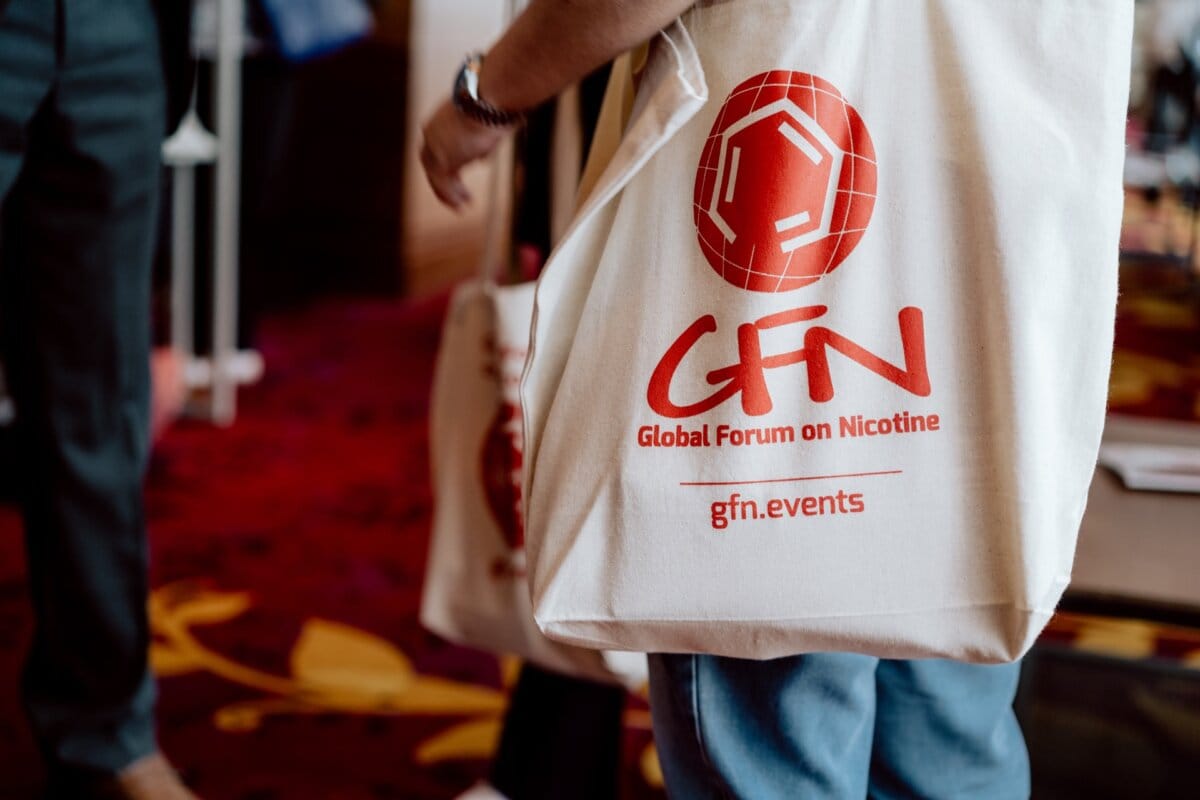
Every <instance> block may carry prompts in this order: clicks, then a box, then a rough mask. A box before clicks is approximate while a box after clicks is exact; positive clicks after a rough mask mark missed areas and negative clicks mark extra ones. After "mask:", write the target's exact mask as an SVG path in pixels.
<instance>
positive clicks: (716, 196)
mask: <svg viewBox="0 0 1200 800" xmlns="http://www.w3.org/2000/svg"><path fill="white" fill-rule="evenodd" d="M875 195H876V166H875V148H874V145H873V144H872V143H871V136H870V134H869V133H868V132H867V127H866V125H865V124H864V123H863V120H862V118H861V117H860V116H859V115H858V112H857V111H855V110H854V108H853V106H851V105H850V104H849V103H847V102H846V99H845V98H844V97H842V93H841V92H839V91H838V90H837V88H836V87H835V86H833V84H831V83H829V82H828V81H826V80H823V79H821V78H818V77H816V76H814V75H809V74H806V73H803V72H789V71H786V70H774V71H771V72H764V73H761V74H759V75H755V76H754V77H752V78H750V79H748V80H746V81H743V82H742V83H741V84H740V85H738V86H737V87H736V88H735V89H734V90H733V91H732V92H730V94H729V97H728V99H726V100H725V105H724V106H722V107H721V111H720V113H719V114H718V115H717V120H716V122H715V123H713V128H712V131H711V132H710V133H709V136H708V140H707V141H706V142H705V145H704V152H703V153H702V154H701V156H700V167H699V169H698V170H697V173H696V191H695V198H694V200H695V202H694V209H695V221H696V231H697V233H698V235H699V240H700V249H701V251H702V252H703V253H704V256H705V258H706V259H708V263H709V264H710V265H711V266H712V268H713V269H714V270H716V272H717V274H719V275H720V276H721V277H722V278H724V279H725V280H727V281H729V282H730V283H732V284H733V285H734V286H737V287H739V288H742V289H748V290H750V291H754V292H786V291H790V290H792V289H799V288H800V287H802V286H807V285H809V284H810V283H814V282H816V281H818V280H820V279H821V278H822V277H823V276H824V275H826V274H828V273H829V272H831V271H832V270H834V269H835V268H836V267H837V266H838V265H839V264H841V263H842V262H843V261H844V260H845V259H846V257H847V256H848V255H850V252H851V251H852V250H853V249H854V248H855V246H856V245H857V244H858V242H859V240H860V239H862V237H863V234H864V233H865V232H866V229H867V224H868V223H869V222H870V220H871V212H872V211H873V210H874V208H875Z"/></svg>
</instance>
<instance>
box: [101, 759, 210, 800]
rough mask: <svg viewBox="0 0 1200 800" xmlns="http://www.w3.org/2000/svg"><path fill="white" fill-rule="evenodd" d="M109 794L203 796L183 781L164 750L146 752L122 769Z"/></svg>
mask: <svg viewBox="0 0 1200 800" xmlns="http://www.w3.org/2000/svg"><path fill="white" fill-rule="evenodd" d="M105 797H110V798H112V800H200V798H198V797H197V796H196V795H194V794H192V792H191V791H190V790H189V789H188V788H187V787H186V786H184V785H183V781H181V780H180V779H179V775H178V773H176V772H175V770H174V769H172V768H171V765H170V764H169V763H167V759H166V758H164V757H163V754H162V753H151V754H150V755H148V756H143V757H142V758H139V759H138V760H137V761H135V762H133V763H132V764H130V765H129V766H128V767H126V768H125V769H123V770H121V771H120V772H118V773H117V775H116V778H115V779H114V780H113V782H112V788H111V789H110V790H109V792H108V793H107V794H106V795H105Z"/></svg>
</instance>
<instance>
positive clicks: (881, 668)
mask: <svg viewBox="0 0 1200 800" xmlns="http://www.w3.org/2000/svg"><path fill="white" fill-rule="evenodd" d="M1018 672H1019V667H1018V665H1016V664H1005V665H1000V666H980V665H973V664H961V663H956V662H951V661H885V660H880V659H877V658H870V657H868V656H860V655H851V654H839V653H829V654H825V653H822V654H813V655H806V656H794V657H790V658H781V659H775V660H771V661H745V660H741V659H734V658H722V657H718V656H703V655H652V656H650V699H651V708H652V711H653V715H654V737H655V741H656V742H657V745H658V754H659V759H660V760H661V762H662V767H663V773H664V775H665V777H666V782H667V789H668V791H669V793H670V795H671V797H673V798H680V800H706V799H707V798H744V799H745V800H775V798H780V799H782V798H787V799H788V800H795V799H796V798H799V800H816V799H820V798H836V799H837V800H846V799H848V798H863V797H871V798H929V799H930V800H933V799H934V798H955V800H957V799H958V798H970V800H990V798H1005V799H1006V800H1007V798H1025V797H1028V796H1029V792H1030V779H1029V757H1028V753H1027V752H1026V750H1025V741H1024V739H1023V737H1022V735H1021V730H1020V728H1019V727H1018V725H1017V720H1016V717H1015V715H1014V713H1013V710H1012V701H1013V696H1014V694H1015V693H1016V688H1017V678H1018Z"/></svg>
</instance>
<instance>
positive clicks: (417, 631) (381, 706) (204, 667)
mask: <svg viewBox="0 0 1200 800" xmlns="http://www.w3.org/2000/svg"><path fill="white" fill-rule="evenodd" d="M1130 308H1131V307H1130V306H1128V304H1126V305H1125V306H1124V309H1125V310H1124V311H1123V316H1122V331H1123V335H1124V337H1125V339H1127V340H1128V342H1129V344H1130V345H1131V347H1132V349H1128V351H1127V352H1128V353H1129V354H1131V355H1132V356H1133V360H1132V361H1127V363H1126V364H1125V366H1126V367H1128V370H1127V371H1126V373H1125V374H1124V379H1125V381H1124V383H1121V384H1120V386H1119V387H1117V388H1121V389H1123V390H1124V391H1125V392H1126V395H1124V396H1123V398H1124V399H1123V402H1124V405H1125V407H1126V408H1127V410H1130V411H1139V410H1141V411H1153V410H1155V409H1158V410H1160V411H1167V412H1168V413H1170V414H1171V415H1173V416H1179V417H1184V418H1188V417H1189V416H1191V415H1192V414H1193V413H1195V414H1196V415H1197V416H1200V411H1196V409H1200V403H1198V402H1197V398H1200V385H1198V384H1196V383H1193V373H1192V370H1193V369H1194V368H1195V366H1196V363H1195V362H1194V361H1191V360H1187V361H1185V363H1183V364H1179V365H1178V366H1173V367H1170V368H1169V369H1168V368H1167V367H1164V366H1163V365H1162V364H1158V365H1157V366H1156V365H1155V364H1153V363H1147V362H1145V361H1144V360H1138V359H1139V358H1153V357H1156V356H1151V355H1150V354H1147V353H1141V354H1139V351H1140V350H1141V348H1142V347H1143V346H1149V345H1153V346H1154V347H1158V346H1159V344H1158V343H1159V342H1165V343H1166V345H1167V346H1169V347H1171V348H1178V347H1179V346H1180V345H1181V337H1182V342H1188V341H1192V342H1194V341H1195V339H1194V337H1195V336H1196V335H1197V331H1200V324H1197V323H1196V318H1195V314H1196V311H1195V306H1194V305H1188V303H1183V304H1169V307H1165V306H1163V305H1162V304H1161V303H1160V304H1157V305H1156V304H1154V303H1149V304H1143V305H1142V306H1140V307H1137V308H1133V310H1130ZM443 311H444V299H442V300H433V301H425V302H421V303H408V304H405V303H400V302H382V301H371V302H336V303H329V304H325V305H322V306H319V307H316V308H313V309H310V310H307V311H303V312H297V313H292V314H288V315H283V316H280V317H276V318H274V319H272V320H270V321H268V323H267V324H266V325H265V326H264V327H263V329H262V331H261V334H260V338H259V346H260V349H261V350H262V352H263V355H264V357H265V359H266V363H267V365H268V369H267V375H266V378H265V379H264V380H263V382H262V383H260V384H259V385H257V386H254V387H252V388H250V389H248V390H246V391H244V392H243V394H242V406H241V410H240V414H239V417H238V421H237V423H236V424H235V425H234V426H233V427H231V428H229V429H224V430H220V429H214V428H212V427H209V426H207V425H203V424H199V423H183V424H179V425H177V426H176V427H174V428H173V429H172V430H170V431H169V432H168V433H167V434H166V436H165V438H164V439H163V440H162V442H161V444H160V446H159V448H158V450H157V452H156V455H155V457H154V460H153V465H152V468H151V472H150V475H149V481H148V488H147V497H148V507H149V519H150V526H151V534H152V540H153V586H154V587H155V591H154V596H153V598H152V604H151V610H152V616H153V621H154V626H155V632H156V641H155V646H154V650H153V658H154V663H155V666H156V668H157V670H158V672H159V674H160V675H161V676H162V681H161V695H162V697H161V704H160V706H161V708H160V715H161V728H162V739H163V745H164V748H165V749H166V750H167V752H168V754H169V755H170V756H171V757H172V758H173V760H174V761H175V762H176V763H177V764H178V765H179V766H180V768H181V769H182V771H183V772H184V774H185V775H186V777H187V778H188V780H189V781H190V782H191V783H192V785H193V786H194V787H195V788H196V789H197V790H198V791H199V792H200V793H201V794H202V796H204V797H206V798H210V800H227V799H228V800H270V799H271V798H288V799H289V800H292V799H294V800H305V799H306V798H343V799H345V800H352V799H355V798H412V799H414V800H421V799H422V798H430V799H432V798H448V797H452V796H453V795H454V794H455V793H456V792H458V791H460V790H462V789H464V788H465V787H467V786H468V785H470V784H471V783H472V782H473V781H474V780H475V779H477V778H478V777H479V776H481V775H483V774H484V773H485V771H486V768H487V758H488V756H489V754H490V752H491V749H492V747H493V746H494V742H495V737H496V734H497V732H498V730H499V725H500V719H501V715H502V713H503V708H504V706H505V703H506V695H505V691H504V689H505V687H506V685H508V682H509V681H511V678H512V674H513V665H512V664H508V663H505V664H503V665H502V664H500V663H498V662H497V660H496V659H494V658H492V657H490V656H487V655H483V654H480V653H475V652H472V651H468V650H464V649H461V648H456V647H452V646H449V645H446V644H444V643H442V642H440V641H439V640H437V639H436V638H434V637H433V636H431V635H429V634H427V633H425V632H424V631H422V629H421V628H420V626H419V625H418V624H417V621H416V610H417V602H418V594H419V591H420V585H421V579H422V568H423V565H424V561H425V552H426V544H427V536H428V530H429V522H430V512H431V508H430V493H429V485H428V478H427V469H428V464H427V440H426V415H427V411H428V409H427V394H428V386H429V379H430V375H431V371H432V363H433V356H434V352H435V348H436V342H437V337H438V332H439V328H440V322H441V315H442V313H443ZM1189 315H1190V316H1189ZM1138 320H1142V321H1143V322H1145V321H1148V322H1149V325H1148V327H1147V325H1141V326H1138V325H1136V324H1135V323H1136V322H1137V321H1138ZM1131 326H1133V327H1131ZM1139 331H1142V332H1143V333H1138V332H1139ZM1187 337H1193V338H1192V339H1188V338H1187ZM1171 352H1174V351H1173V350H1172V351H1171ZM1189 352H1191V353H1195V352H1200V348H1197V349H1196V350H1194V351H1189ZM1182 357H1184V358H1185V359H1191V358H1192V356H1191V355H1186V356H1182ZM1121 363H1122V362H1121V357H1120V356H1119V357H1118V367H1119V369H1120V368H1122V367H1121ZM1156 370H1157V371H1156ZM1162 376H1165V378H1162ZM1121 377H1122V376H1121V375H1120V374H1119V375H1118V378H1121ZM1160 378H1162V379H1161V380H1160ZM1164 381H1165V382H1164ZM1193 403H1195V405H1193ZM21 549H22V548H21V544H20V532H19V521H18V519H17V517H16V515H15V513H14V512H13V511H12V510H11V509H7V508H0V798H25V797H29V796H30V793H31V792H32V787H33V786H34V785H35V782H36V780H37V767H36V759H35V757H34V752H33V749H32V745H31V744H30V742H29V740H28V737H27V734H26V733H25V731H24V723H23V720H22V718H21V714H20V713H19V706H18V701H17V696H16V688H15V686H16V675H17V671H18V667H19V656H20V652H21V651H22V649H23V647H24V642H25V640H26V637H27V636H28V628H29V618H28V612H27V607H26V603H25V596H24V591H25V589H24V578H23V573H22V569H23V567H22V561H23V559H22V552H21ZM1156 636H1157V637H1158V641H1160V642H1162V641H1166V640H1164V639H1162V637H1161V636H1160V635H1159V634H1158V633H1156V632H1155V630H1153V629H1150V630H1148V629H1147V628H1146V626H1145V624H1144V623H1130V624H1127V625H1125V626H1124V627H1122V625H1121V624H1119V623H1118V624H1116V625H1115V627H1114V625H1113V624H1112V623H1103V624H1099V626H1097V624H1094V622H1093V621H1089V620H1088V619H1087V618H1080V617H1074V616H1068V617H1064V618H1062V619H1060V621H1059V623H1058V625H1057V627H1056V629H1055V631H1054V632H1052V634H1051V635H1050V637H1049V639H1050V640H1051V641H1052V642H1065V641H1071V640H1075V639H1078V640H1080V641H1083V642H1085V643H1087V645H1088V647H1087V649H1088V650H1089V651H1090V652H1098V651H1101V652H1109V653H1113V652H1115V653H1124V654H1125V655H1127V656H1129V657H1132V658H1136V659H1143V658H1147V657H1150V656H1152V655H1154V654H1155V653H1156V652H1157V654H1158V655H1159V656H1165V657H1167V658H1169V659H1172V660H1175V661H1176V663H1178V662H1182V663H1183V664H1188V663H1190V664H1197V663H1200V662H1198V661H1197V660H1196V659H1197V658H1200V634H1196V632H1194V631H1190V630H1182V629H1180V630H1176V631H1174V632H1173V633H1171V636H1170V637H1168V639H1169V642H1168V643H1167V644H1166V645H1162V644H1160V645H1155V644H1154V641H1155V640H1156ZM647 728H648V717H647V714H646V711H645V705H644V703H642V702H641V701H640V700H637V699H631V701H630V706H629V711H628V713H627V735H626V741H625V759H624V762H625V766H624V768H623V772H622V779H621V782H622V790H623V797H624V798H626V800H643V799H645V798H655V797H661V796H662V793H661V791H660V790H659V789H657V788H655V786H656V783H657V781H656V778H657V776H656V772H655V763H654V760H653V757H652V754H651V752H650V751H649V750H648V745H649V733H648V730H647ZM1089 771H1090V768H1089ZM1047 796H1049V795H1047ZM1072 796H1073V795H1072Z"/></svg>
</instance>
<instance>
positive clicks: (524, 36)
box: [479, 0, 694, 110]
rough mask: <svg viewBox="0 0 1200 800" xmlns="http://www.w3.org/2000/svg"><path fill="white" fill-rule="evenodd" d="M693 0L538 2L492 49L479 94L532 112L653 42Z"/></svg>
mask: <svg viewBox="0 0 1200 800" xmlns="http://www.w3.org/2000/svg"><path fill="white" fill-rule="evenodd" d="M693 2H694V0H533V1H532V2H531V3H530V4H529V6H528V7H527V8H526V9H525V11H524V13H522V14H521V15H520V16H519V17H518V18H517V19H516V21H514V22H513V24H512V26H511V27H510V28H509V29H508V31H507V32H505V34H504V36H503V37H502V38H501V39H500V40H499V41H498V42H497V43H496V44H495V46H493V47H492V49H491V50H490V51H489V52H488V54H487V57H486V59H485V60H484V66H483V70H482V72H481V74H480V81H479V95H480V97H482V98H483V99H484V100H486V101H487V102H488V103H490V104H491V105H493V106H496V107H497V108H503V109H510V110H524V109H528V108H532V107H534V106H536V105H538V104H539V103H541V102H543V101H545V100H548V99H549V98H551V97H553V96H554V95H556V94H558V93H559V92H561V91H562V90H563V89H565V88H566V87H567V86H570V85H571V84H572V83H574V82H575V81H577V80H579V79H580V78H582V77H583V76H584V75H587V74H588V73H589V72H591V71H592V70H594V69H596V68H597V67H599V66H601V65H603V64H605V63H606V62H608V61H610V60H612V59H613V58H615V57H616V56H617V55H619V54H620V53H623V52H624V51H626V50H629V49H631V48H633V47H635V46H637V45H639V44H641V43H642V42H645V41H646V40H648V39H649V38H650V37H651V36H653V35H654V34H655V32H657V31H659V30H661V29H662V28H664V27H665V26H666V25H668V24H669V23H670V22H671V20H673V19H674V18H675V17H677V16H679V15H680V14H681V13H682V12H683V11H684V10H685V9H687V8H688V7H689V6H691V5H692V3H693Z"/></svg>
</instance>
